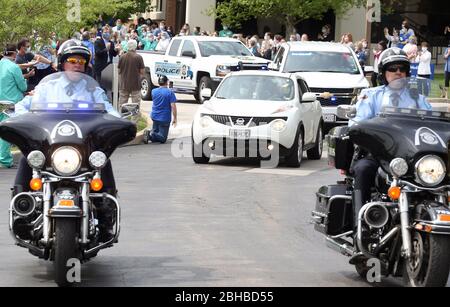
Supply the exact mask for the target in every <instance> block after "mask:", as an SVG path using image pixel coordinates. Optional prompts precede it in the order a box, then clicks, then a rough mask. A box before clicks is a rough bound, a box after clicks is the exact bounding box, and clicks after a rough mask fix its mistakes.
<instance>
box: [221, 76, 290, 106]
mask: <svg viewBox="0 0 450 307" xmlns="http://www.w3.org/2000/svg"><path fill="white" fill-rule="evenodd" d="M215 97H216V98H217V99H241V100H261V101H289V100H292V99H294V97H295V86H294V82H293V81H292V80H291V79H289V78H283V77H274V76H254V75H253V76H231V77H228V78H226V79H225V80H223V82H222V84H221V85H220V87H219V89H218V90H217V93H216V95H215Z"/></svg>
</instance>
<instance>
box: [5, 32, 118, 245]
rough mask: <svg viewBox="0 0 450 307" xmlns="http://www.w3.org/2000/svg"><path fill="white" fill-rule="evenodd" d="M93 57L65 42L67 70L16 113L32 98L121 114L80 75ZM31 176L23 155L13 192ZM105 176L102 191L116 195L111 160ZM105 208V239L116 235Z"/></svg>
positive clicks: (61, 66) (24, 187) (62, 58)
mask: <svg viewBox="0 0 450 307" xmlns="http://www.w3.org/2000/svg"><path fill="white" fill-rule="evenodd" d="M91 56H92V55H91V53H90V51H89V49H88V48H86V47H84V46H83V45H82V43H81V42H80V41H78V40H74V39H72V40H68V41H67V42H65V43H63V44H62V45H61V47H60V49H59V51H58V70H59V71H62V72H66V74H61V75H60V76H59V77H58V78H55V79H53V80H50V81H48V82H46V83H44V84H41V85H38V86H37V87H36V93H34V94H32V95H31V96H27V97H25V98H24V99H23V100H22V101H20V102H19V103H17V104H16V112H15V116H17V115H20V114H23V113H26V112H28V111H29V110H30V107H31V104H32V102H33V101H36V102H41V103H42V102H44V103H45V102H47V103H51V102H66V101H74V100H81V101H93V102H95V103H103V104H104V105H105V110H106V111H107V112H108V113H109V114H111V115H113V116H116V117H119V118H120V115H119V113H118V112H117V111H116V110H115V109H114V108H113V107H112V105H111V104H110V103H109V101H108V98H107V96H106V94H105V92H104V91H103V89H101V88H100V87H98V86H97V83H96V82H93V81H92V82H91V81H90V80H91V79H90V78H88V77H87V78H83V77H82V75H81V74H85V73H87V68H88V65H89V62H90V59H91ZM91 83H92V84H91ZM84 96H86V97H84ZM31 178H32V169H31V167H30V166H29V165H28V163H27V160H26V158H25V157H22V158H21V160H20V162H19V167H18V171H17V175H16V179H15V183H14V188H13V195H16V194H18V193H21V192H24V191H28V190H29V186H28V183H29V182H30V180H31ZM102 179H103V189H102V190H101V192H105V193H108V194H110V195H112V196H116V195H117V190H116V184H115V180H114V174H113V170H112V166H111V162H110V161H108V162H107V164H106V166H105V167H104V168H103V169H102ZM102 211H103V212H99V218H100V219H101V220H103V225H101V226H102V227H103V231H101V239H100V240H101V241H103V242H106V241H108V240H109V239H110V238H111V237H112V236H113V234H112V226H113V225H112V224H111V223H112V222H111V221H112V214H113V213H112V212H111V210H110V209H109V207H108V206H107V205H106V206H105V210H102ZM100 216H102V217H100ZM99 226H100V225H99Z"/></svg>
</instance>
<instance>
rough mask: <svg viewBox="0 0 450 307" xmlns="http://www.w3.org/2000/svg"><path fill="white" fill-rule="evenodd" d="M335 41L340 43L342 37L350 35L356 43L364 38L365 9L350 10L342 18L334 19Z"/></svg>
mask: <svg viewBox="0 0 450 307" xmlns="http://www.w3.org/2000/svg"><path fill="white" fill-rule="evenodd" d="M335 33H336V37H335V41H336V42H340V41H341V37H342V35H344V34H345V33H351V34H352V36H353V42H354V43H356V42H357V41H359V40H360V39H362V38H365V37H366V9H365V7H361V8H352V9H350V10H349V11H348V13H347V14H345V15H344V16H342V17H336V29H335Z"/></svg>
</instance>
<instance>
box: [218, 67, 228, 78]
mask: <svg viewBox="0 0 450 307" xmlns="http://www.w3.org/2000/svg"><path fill="white" fill-rule="evenodd" d="M230 72H231V66H229V65H217V67H216V75H217V76H219V77H225V76H226V75H228V74H229V73H230Z"/></svg>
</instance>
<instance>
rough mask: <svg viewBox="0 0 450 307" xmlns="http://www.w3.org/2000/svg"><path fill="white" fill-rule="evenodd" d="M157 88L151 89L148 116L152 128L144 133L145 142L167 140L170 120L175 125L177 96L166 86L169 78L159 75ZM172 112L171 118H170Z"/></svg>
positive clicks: (162, 141)
mask: <svg viewBox="0 0 450 307" xmlns="http://www.w3.org/2000/svg"><path fill="white" fill-rule="evenodd" d="M158 84H159V86H160V87H159V88H156V89H153V90H152V97H153V107H152V112H151V114H150V117H151V119H152V121H153V129H152V130H151V131H148V132H147V133H145V134H144V142H145V143H149V142H152V143H161V144H164V143H165V142H166V141H167V136H168V135H169V129H170V122H171V121H172V125H173V126H174V127H175V126H176V125H177V106H176V102H177V98H176V97H175V94H174V93H173V91H172V89H170V88H168V85H169V79H168V78H167V77H166V76H161V77H159V79H158ZM172 113H173V120H172Z"/></svg>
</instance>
